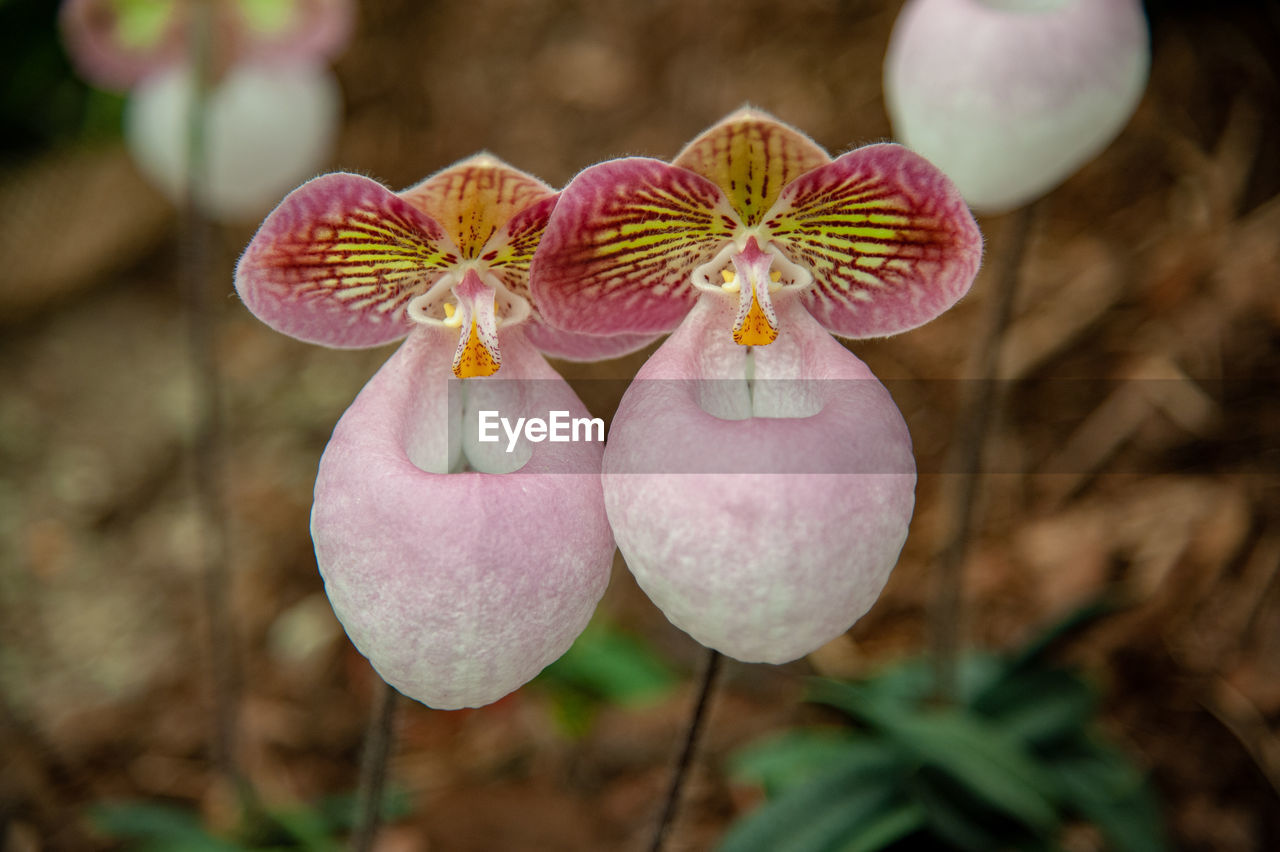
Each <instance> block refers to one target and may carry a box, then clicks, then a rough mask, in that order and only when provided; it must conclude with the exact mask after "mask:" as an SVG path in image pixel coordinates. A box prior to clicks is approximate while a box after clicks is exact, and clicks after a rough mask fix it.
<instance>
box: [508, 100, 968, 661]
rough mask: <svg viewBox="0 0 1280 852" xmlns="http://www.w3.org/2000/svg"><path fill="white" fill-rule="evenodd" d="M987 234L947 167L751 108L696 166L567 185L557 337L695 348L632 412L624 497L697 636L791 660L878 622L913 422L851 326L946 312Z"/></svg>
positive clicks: (651, 366)
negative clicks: (618, 338) (823, 140)
mask: <svg viewBox="0 0 1280 852" xmlns="http://www.w3.org/2000/svg"><path fill="white" fill-rule="evenodd" d="M980 255H981V237H980V236H979V234H978V230H977V226H976V225H975V223H974V221H973V217H972V216H971V215H970V213H969V211H968V209H967V208H966V207H965V204H964V202H963V201H962V200H961V198H960V196H959V194H958V193H957V192H956V191H955V189H954V187H953V186H952V185H951V183H950V182H949V181H948V180H947V179H946V177H945V176H943V174H942V173H941V172H939V171H938V170H937V169H936V168H934V167H933V166H932V165H930V164H929V163H928V162H926V161H925V160H924V159H922V158H921V157H919V156H918V155H916V154H913V153H912V152H911V151H909V150H907V149H906V148H903V147H901V146H898V145H872V146H868V147H865V148H860V149H857V150H854V151H852V152H850V153H847V154H844V155H843V156H841V157H838V158H836V159H835V160H832V159H831V158H830V157H828V156H827V154H826V153H825V152H824V151H823V150H822V149H821V148H819V147H818V146H817V145H816V144H814V143H813V142H812V141H810V140H809V139H808V138H806V137H805V136H803V135H802V134H800V133H799V132H797V131H795V130H793V129H792V128H790V127H787V126H785V125H783V124H781V123H779V122H777V121H775V120H774V119H772V118H771V117H769V116H767V115H764V114H762V113H759V112H754V111H749V110H748V111H741V112H739V113H736V114H734V115H731V116H729V117H728V118H727V119H726V120H725V121H723V122H721V123H720V124H718V125H716V126H715V127H713V128H711V129H710V130H708V131H707V132H706V133H704V134H703V135H702V136H700V137H699V138H697V139H696V140H694V141H693V142H692V143H690V144H689V146H688V147H686V148H685V150H684V151H683V152H682V153H681V154H680V155H679V156H678V157H677V158H676V159H675V161H674V164H671V165H668V164H667V163H664V162H661V161H658V160H652V159H644V158H628V159H621V160H613V161H609V162H605V163H601V164H599V165H596V166H593V167H591V168H588V169H586V170H585V171H583V172H581V173H580V174H579V175H578V176H577V177H575V178H574V179H573V181H572V182H571V183H570V184H569V185H568V186H567V187H566V188H565V190H564V191H563V193H562V194H561V198H560V201H559V203H558V204H557V207H556V210H555V213H554V214H553V215H552V217H551V221H550V223H549V224H548V226H547V230H546V233H545V234H544V235H543V239H542V243H541V246H540V248H539V250H538V254H537V256H536V257H535V259H534V265H533V271H532V282H531V287H532V290H533V293H534V297H535V299H536V300H537V302H538V304H539V306H540V308H541V310H542V314H543V316H544V317H545V318H546V319H547V320H548V321H549V322H551V323H552V324H555V325H558V326H561V327H563V328H568V329H571V330H574V331H578V332H589V333H593V334H617V333H650V334H652V333H660V332H666V331H671V330H672V329H675V333H674V334H672V335H671V337H670V338H669V339H668V340H667V341H666V343H664V344H663V346H662V347H661V348H659V349H658V351H657V352H655V353H654V355H653V356H652V357H651V358H650V359H649V360H648V362H647V363H646V364H645V365H644V367H643V368H642V369H641V370H640V372H639V374H638V375H637V376H636V380H635V381H634V382H633V383H632V384H631V387H630V388H629V389H628V391H627V393H626V395H625V396H624V398H623V400H622V403H621V405H620V406H619V409H618V412H617V414H616V416H615V418H614V421H613V426H612V429H611V431H610V434H609V443H608V445H607V447H606V449H605V458H604V477H603V478H604V490H605V505H606V508H607V510H608V513H609V520H610V523H611V524H612V526H613V531H614V535H615V537H616V538H617V541H618V546H619V548H620V549H621V551H622V553H623V556H624V557H625V558H626V561H627V564H628V566H629V567H630V568H631V570H632V572H633V573H634V574H635V576H636V579H637V581H638V582H639V584H640V586H641V587H642V588H643V589H644V590H645V591H646V592H647V593H648V595H649V596H650V598H651V599H652V600H653V601H654V602H655V603H656V604H657V605H658V606H659V607H660V608H661V609H662V610H663V611H664V612H665V613H666V615H667V617H668V618H669V619H670V620H671V621H672V622H673V623H674V624H676V625H677V626H678V627H680V628H682V629H684V630H685V631H686V632H688V633H689V634H690V635H692V636H693V637H694V638H695V639H697V640H698V641H700V642H702V643H703V644H705V645H708V646H710V647H712V648H715V649H717V650H719V651H722V652H724V653H725V654H728V655H730V656H732V657H735V658H737V659H739V660H743V661H763V662H774V663H779V662H785V661H788V660H792V659H796V658H798V657H800V656H803V655H804V654H807V653H809V652H810V651H813V650H815V649H816V648H817V647H819V646H820V645H822V644H823V643H825V642H827V641H829V640H830V639H833V638H835V637H836V636H838V635H839V634H840V633H842V632H844V631H845V630H847V629H848V628H849V626H850V625H852V624H853V622H854V621H856V620H857V619H858V618H859V617H861V615H862V614H863V613H864V612H866V610H867V609H869V608H870V606H871V604H872V603H874V601H875V599H876V597H877V596H878V595H879V593H880V590H881V588H882V587H883V586H884V583H885V582H886V580H887V579H888V575H889V572H890V570H891V568H892V567H893V565H894V563H895V562H896V560H897V556H898V553H899V551H900V550H901V547H902V545H903V542H904V541H905V538H906V532H907V524H908V521H909V520H910V516H911V512H912V507H913V503H914V491H915V463H914V459H913V457H912V454H911V440H910V435H909V434H908V431H907V428H906V424H905V422H904V421H903V419H902V415H901V414H900V413H899V412H898V409H897V408H896V406H895V405H894V404H893V400H892V399H891V398H890V397H889V394H888V392H887V391H886V390H885V389H884V387H883V386H882V385H881V384H880V383H879V382H878V381H877V380H876V379H875V377H874V376H873V375H872V374H871V372H870V370H868V369H867V367H866V365H864V364H863V363H862V362H861V361H859V360H858V359H857V358H856V357H854V356H853V355H852V354H851V353H850V352H849V351H848V350H846V349H845V348H844V347H843V346H841V345H840V344H839V343H838V342H836V341H835V340H834V339H832V337H831V336H830V334H829V333H828V332H832V333H835V334H839V335H842V336H846V337H855V338H858V337H871V336H877V335H887V334H893V333H895V332H899V331H904V330H906V329H909V328H913V327H915V326H917V325H920V324H921V323H924V322H926V321H928V320H929V319H932V318H933V317H935V316H937V315H938V314H940V313H941V312H942V311H944V310H946V309H947V308H948V307H949V306H950V305H952V304H953V303H954V302H955V301H956V300H957V299H959V298H960V297H961V296H962V295H963V294H964V293H965V292H966V291H967V290H968V288H969V286H970V284H971V283H972V281H973V277H974V275H975V274H976V272H977V268H978V264H979V260H980Z"/></svg>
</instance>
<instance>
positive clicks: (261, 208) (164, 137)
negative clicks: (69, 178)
mask: <svg viewBox="0 0 1280 852" xmlns="http://www.w3.org/2000/svg"><path fill="white" fill-rule="evenodd" d="M353 13H354V8H353V4H352V2H351V0H64V2H63V4H62V8H61V10H60V22H61V25H62V32H63V38H64V41H65V42H66V46H67V50H68V53H69V54H70V56H71V59H72V60H73V62H74V63H75V64H76V67H77V68H78V69H79V71H80V73H81V74H83V75H84V77H85V79H87V80H89V81H90V82H92V83H94V84H95V85H97V86H101V87H102V88H105V89H119V90H126V89H127V90H129V93H130V94H129V100H128V102H127V103H126V107H125V115H124V136H125V142H126V144H127V145H128V147H129V151H130V153H131V154H132V155H133V157H134V160H135V161H136V162H137V164H138V166H139V168H140V169H141V170H142V172H143V173H144V174H145V175H146V176H147V177H148V178H149V179H150V180H151V181H152V182H153V183H154V184H155V185H156V186H157V187H158V188H159V189H160V190H161V191H163V192H164V193H165V194H166V195H168V196H169V197H170V198H171V199H172V200H174V201H175V202H178V203H182V202H185V201H187V200H188V196H189V195H194V200H195V201H196V202H197V203H198V204H199V206H200V208H201V209H202V211H203V212H204V213H205V214H206V215H208V216H210V217H212V218H216V219H220V220H228V221H246V220H248V221H256V220H257V219H258V218H259V217H260V216H261V215H262V214H263V212H265V211H266V210H267V209H269V208H270V206H271V204H272V203H273V202H274V201H275V200H276V199H278V198H279V197H280V196H281V194H283V193H284V192H286V191H287V190H288V189H289V188H290V187H293V186H296V185H297V184H298V182H299V181H301V180H303V179H304V178H306V177H308V176H310V175H313V174H315V173H316V171H318V170H319V168H320V167H321V166H322V165H323V163H324V161H325V158H326V157H327V156H328V153H329V151H330V149H331V148H332V144H333V141H334V139H335V138H336V136H337V132H338V120H339V117H340V114H341V111H342V95H341V91H340V90H339V87H338V82H337V79H336V78H335V77H334V75H333V73H332V72H331V71H330V70H329V69H328V68H327V67H326V65H325V63H326V62H327V61H328V60H330V59H332V58H333V56H334V55H335V54H336V53H337V52H338V51H339V50H340V49H341V48H342V47H343V46H344V45H345V44H346V42H347V40H348V38H349V37H350V35H351V30H352V22H353V18H354V14H353ZM196 104H202V105H203V120H202V122H201V123H200V124H201V127H202V132H201V142H202V144H201V145H200V146H199V150H200V151H201V152H202V153H203V160H202V162H200V163H198V164H194V165H193V164H192V163H189V162H188V160H189V158H190V156H191V152H192V145H191V138H190V134H191V132H192V127H193V125H192V122H191V114H192V112H193V110H194V109H195V105H196Z"/></svg>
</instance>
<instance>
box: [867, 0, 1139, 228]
mask: <svg viewBox="0 0 1280 852" xmlns="http://www.w3.org/2000/svg"><path fill="white" fill-rule="evenodd" d="M1150 64H1151V53H1150V48H1149V46H1148V37H1147V22H1146V17H1145V16H1144V14H1143V11H1142V3H1141V2H1139V0H909V2H908V3H906V4H905V5H904V6H903V7H902V11H901V12H900V13H899V15H898V20H897V23H896V24H894V28H893V36H892V37H891V38H890V40H889V49H888V53H887V55H886V57H885V67H884V90H885V102H886V104H887V106H888V108H889V115H890V117H891V118H892V119H893V127H894V131H895V133H896V134H897V136H898V138H899V139H901V140H902V141H903V142H904V143H906V144H907V145H910V146H911V147H912V148H913V149H914V150H916V151H918V152H920V153H921V154H923V155H924V156H926V157H928V158H930V159H931V160H933V161H934V162H935V163H937V164H938V166H939V167H940V168H942V169H943V170H945V171H946V173H947V174H948V175H949V176H950V177H951V178H952V179H953V180H954V181H955V183H956V186H958V187H959V188H960V191H961V192H962V193H963V194H964V197H965V199H966V200H967V201H968V202H969V204H971V205H972V206H973V207H974V209H976V210H980V211H982V212H990V213H999V212H1004V211H1007V210H1010V209H1012V208H1015V207H1018V206H1021V205H1022V204H1025V203H1027V202H1028V201H1031V200H1033V199H1035V198H1038V197H1039V196H1041V195H1043V194H1044V193H1046V192H1048V191H1049V190H1051V189H1053V188H1054V187H1055V186H1057V185H1058V184H1060V183H1061V182H1062V181H1064V180H1066V179H1067V177H1068V176H1070V175H1071V174H1072V173H1073V172H1075V171H1076V170H1077V169H1079V168H1080V167H1081V166H1082V165H1084V164H1085V163H1086V162H1087V161H1088V160H1090V159H1091V158H1092V157H1094V156H1095V155H1096V154H1097V153H1098V152H1099V151H1101V150H1102V149H1103V148H1105V147H1106V146H1107V144H1108V143H1109V142H1110V141H1111V140H1112V139H1113V138H1115V136H1116V134H1118V133H1119V132H1120V130H1121V129H1122V128H1123V127H1124V125H1125V123H1126V122H1127V121H1128V120H1129V116H1131V115H1132V114H1133V111H1134V109H1135V108H1136V107H1137V105H1138V101H1139V99H1140V98H1141V97H1142V91H1143V89H1144V88H1145V87H1146V82H1147V71H1148V69H1149V67H1150Z"/></svg>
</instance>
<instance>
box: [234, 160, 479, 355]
mask: <svg viewBox="0 0 1280 852" xmlns="http://www.w3.org/2000/svg"><path fill="white" fill-rule="evenodd" d="M456 260H457V250H456V249H455V248H454V247H453V246H452V245H451V244H450V242H449V239H448V237H447V236H446V235H445V232H444V229H443V228H442V227H441V226H440V225H439V224H438V223H437V222H436V221H435V220H433V219H431V218H430V217H429V216H427V215H426V214H425V213H423V212H421V211H420V210H418V209H417V208H416V207H414V206H413V205H411V204H409V203H408V202H406V201H404V200H403V199H401V198H399V197H397V196H396V195H395V194H394V193H392V192H390V191H389V190H387V189H386V188H385V187H383V186H382V185H381V184H379V183H377V182H376V181H373V180H370V179H369V178H366V177H362V176H360V175H353V174H342V173H338V174H330V175H324V176H322V177H318V178H316V179H315V180H312V181H310V182H308V183H306V184H304V185H303V186H301V187H299V188H298V189H296V190H294V191H293V192H292V193H290V194H289V196H288V197H287V198H285V200H284V201H282V202H281V203H280V206H279V207H277V208H276V209H275V210H274V211H273V212H272V213H271V215H270V216H268V217H267V219H266V221H264V222H263V223H262V227H261V228H260V229H259V230H258V233H257V235H256V236H255V237H254V238H253V241H252V242H251V243H250V244H249V247H248V248H247V249H246V250H245V253H244V255H243V256H242V257H241V258H240V262H239V264H238V265H237V267H236V290H237V292H238V293H239V294H240V298H241V299H242V300H243V301H244V303H245V305H246V306H247V307H248V308H249V310H250V311H252V312H253V313H254V315H255V316H257V317H258V318H259V319H261V320H262V321H263V322H265V323H266V324H267V325H269V326H271V327H272V328H274V329H276V330H277V331H280V332H283V333H285V334H288V335H290V336H291V337H296V338H298V339H300V340H305V341H308V342H312V343H321V344H324V345H327V346H336V347H359V346H376V345H378V344H381V343H387V342H389V341H392V340H395V339H397V338H400V337H403V336H404V335H406V334H407V333H408V332H409V329H410V328H411V327H412V322H411V321H410V320H409V319H408V317H407V316H406V313H405V306H406V304H407V303H408V302H409V300H410V299H412V298H413V297H414V296H416V295H420V294H421V293H423V292H425V291H426V289H427V288H428V287H429V286H430V284H431V282H432V281H433V280H434V279H435V278H437V277H439V276H440V275H442V274H443V273H444V272H445V271H446V270H447V269H449V268H450V267H451V266H452V265H453V264H454V263H455V262H456Z"/></svg>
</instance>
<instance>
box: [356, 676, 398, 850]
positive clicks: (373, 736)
mask: <svg viewBox="0 0 1280 852" xmlns="http://www.w3.org/2000/svg"><path fill="white" fill-rule="evenodd" d="M398 697H399V693H397V692H396V691H395V688H394V687H392V686H390V685H389V684H386V683H383V684H382V687H381V689H379V690H378V695H377V697H376V698H375V699H374V703H373V712H372V713H370V715H369V727H368V729H367V730H366V732H365V737H364V752H363V754H362V755H361V757H360V782H359V787H358V788H357V790H356V822H355V828H354V829H353V831H352V833H351V846H350V849H351V852H369V850H370V849H372V848H373V841H374V840H375V839H376V838H377V836H378V826H379V823H380V822H381V818H382V790H383V787H384V786H385V784H386V780H387V760H388V758H389V757H390V755H391V741H392V738H393V734H394V729H395V715H396V699H397V698H398Z"/></svg>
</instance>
